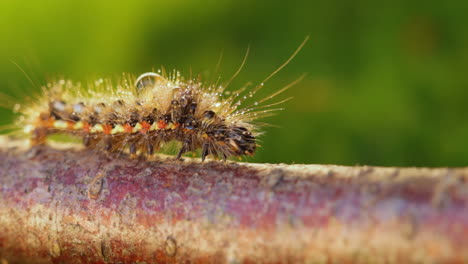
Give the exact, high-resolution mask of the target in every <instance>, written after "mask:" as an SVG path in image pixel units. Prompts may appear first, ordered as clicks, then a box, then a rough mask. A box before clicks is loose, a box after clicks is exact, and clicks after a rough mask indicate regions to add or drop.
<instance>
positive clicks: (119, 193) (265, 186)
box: [0, 138, 468, 264]
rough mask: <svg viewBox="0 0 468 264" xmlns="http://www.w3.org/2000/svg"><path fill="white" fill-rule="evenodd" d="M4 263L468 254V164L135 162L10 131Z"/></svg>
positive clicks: (5, 158) (2, 161)
mask: <svg viewBox="0 0 468 264" xmlns="http://www.w3.org/2000/svg"><path fill="white" fill-rule="evenodd" d="M0 144H1V147H0V168H1V175H0V186H1V191H0V263H2V264H3V263H25V262H28V261H29V262H34V263H82V262H91V263H118V262H122V263H139V262H140V263H174V262H183V263H186V262H191V263H224V262H228V263H257V262H260V263H287V262H288V263H291V262H298V263H344V262H346V263H350V262H353V263H468V183H467V180H468V169H426V168H378V167H367V166H364V167H343V166H332V165H283V164H278V165H276V164H246V163H229V164H223V163H222V162H207V163H203V164H202V163H200V162H199V161H185V162H175V161H169V160H165V159H163V160H159V161H151V162H148V161H138V160H131V159H128V158H127V157H120V158H116V157H108V156H106V155H102V154H97V153H94V152H92V151H88V150H82V149H80V148H77V147H73V148H66V149H63V148H57V147H55V148H53V147H41V148H36V149H29V150H28V149H27V148H26V147H25V142H23V141H11V140H9V139H6V138H0Z"/></svg>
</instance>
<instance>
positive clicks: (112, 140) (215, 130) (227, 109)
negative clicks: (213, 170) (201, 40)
mask: <svg viewBox="0 0 468 264" xmlns="http://www.w3.org/2000/svg"><path fill="white" fill-rule="evenodd" d="M307 40H308V37H307V38H306V39H305V40H304V41H303V42H302V43H301V45H300V46H299V47H298V48H297V50H296V51H295V52H294V53H293V55H292V56H291V57H290V58H289V59H288V60H287V61H286V62H285V63H283V65H281V66H280V67H279V68H278V69H277V70H276V71H274V72H273V73H272V74H270V75H269V76H268V77H267V78H266V79H265V80H264V81H263V82H262V83H261V84H259V85H257V86H255V87H254V88H253V89H251V90H250V91H245V90H246V87H244V88H242V89H240V90H237V91H235V92H233V93H229V92H226V91H225V88H226V86H227V84H226V86H216V85H214V84H212V85H206V84H204V83H201V82H198V81H196V80H185V79H184V78H182V77H181V76H180V74H179V72H176V71H174V72H172V73H171V74H166V73H165V72H164V71H158V72H157V73H155V72H148V73H144V74H142V75H140V76H139V77H137V78H134V77H132V76H130V75H123V77H122V78H121V80H120V81H119V82H118V83H117V84H114V83H112V82H111V81H110V80H102V79H101V80H98V81H96V82H95V83H92V84H89V85H87V86H86V87H82V86H81V84H79V83H73V82H71V81H65V80H60V81H57V82H54V83H49V84H48V85H47V87H43V94H41V95H40V96H39V97H38V98H36V99H35V100H30V101H31V103H29V104H27V105H24V106H21V107H18V105H17V104H16V106H15V108H16V109H17V110H18V112H19V113H20V115H21V116H20V118H19V119H18V121H17V126H18V127H20V128H22V130H23V131H24V132H25V133H26V134H28V135H29V136H30V139H31V142H32V144H33V145H38V144H44V143H45V141H46V138H47V137H48V136H49V135H52V134H57V133H61V134H67V135H71V136H77V137H81V138H82V139H83V144H84V145H85V146H86V147H93V148H96V149H102V150H104V151H107V152H121V151H123V150H125V149H128V152H129V153H130V154H131V155H136V154H137V153H140V154H146V155H152V154H153V153H154V152H155V151H156V150H158V149H159V148H160V147H161V146H162V145H164V144H165V143H166V142H170V141H178V142H180V143H181V147H180V149H179V151H178V153H177V159H180V158H181V157H182V155H183V154H184V153H186V152H192V151H195V150H198V149H201V159H202V161H204V160H205V158H206V157H207V156H209V155H212V156H214V157H221V158H222V159H224V160H226V159H227V158H228V157H232V156H234V157H240V156H244V155H253V154H254V153H255V151H256V149H257V136H258V135H259V134H260V132H259V131H258V126H257V125H255V124H254V121H255V120H256V119H258V118H261V117H265V116H269V115H271V114H272V113H273V112H274V111H276V110H279V109H278V108H276V109H273V108H271V107H272V106H274V105H277V104H280V103H282V102H284V101H286V100H288V99H289V98H288V99H286V100H283V101H280V102H275V103H270V104H263V103H264V102H266V101H268V100H270V99H271V98H273V97H275V96H276V95H278V94H279V93H281V92H283V91H285V90H286V89H288V88H289V87H290V86H292V85H294V84H296V83H297V82H298V81H300V79H299V80H296V81H294V82H293V83H291V84H290V85H288V86H286V87H284V88H282V89H280V90H278V91H276V92H275V93H273V94H271V95H269V96H267V97H265V98H263V99H261V100H258V101H256V102H255V103H254V104H252V105H249V106H246V107H240V105H241V103H243V102H244V99H246V98H247V97H252V96H253V95H254V94H255V93H256V92H257V91H258V90H259V89H260V88H261V87H262V86H263V83H265V82H266V81H268V80H269V79H270V78H271V77H272V76H273V75H274V74H276V73H277V72H278V71H279V70H281V69H282V68H283V67H284V66H285V65H286V64H288V63H289V61H290V60H291V59H292V58H293V57H294V56H295V55H296V54H297V53H298V52H299V50H300V49H301V48H302V47H303V46H304V44H305V43H306V42H307ZM246 57H247V55H246ZM246 57H245V58H244V61H243V63H242V65H241V68H242V66H243V64H244V62H245V59H246ZM241 68H239V70H238V71H237V72H236V74H234V76H233V78H234V77H235V76H236V75H237V74H238V73H239V71H240V69H241ZM133 80H134V81H133ZM231 80H232V79H231ZM231 80H230V81H231ZM230 81H229V82H228V83H230ZM245 93H247V94H246V95H245V96H241V94H245Z"/></svg>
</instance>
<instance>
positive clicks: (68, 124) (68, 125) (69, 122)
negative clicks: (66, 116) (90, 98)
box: [67, 121, 75, 130]
mask: <svg viewBox="0 0 468 264" xmlns="http://www.w3.org/2000/svg"><path fill="white" fill-rule="evenodd" d="M74 127H75V122H73V121H67V129H68V130H73V128H74Z"/></svg>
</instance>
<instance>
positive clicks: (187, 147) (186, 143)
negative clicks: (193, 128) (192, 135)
mask: <svg viewBox="0 0 468 264" xmlns="http://www.w3.org/2000/svg"><path fill="white" fill-rule="evenodd" d="M190 144H191V141H190V140H189V139H187V140H185V141H184V144H183V145H182V148H181V149H180V150H179V153H177V157H176V160H180V158H181V157H182V154H184V153H185V152H187V151H189V150H190Z"/></svg>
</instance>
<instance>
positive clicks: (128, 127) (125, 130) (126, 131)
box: [124, 124, 133, 133]
mask: <svg viewBox="0 0 468 264" xmlns="http://www.w3.org/2000/svg"><path fill="white" fill-rule="evenodd" d="M124 132H125V133H132V132H133V127H132V126H131V125H129V124H125V125H124Z"/></svg>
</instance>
